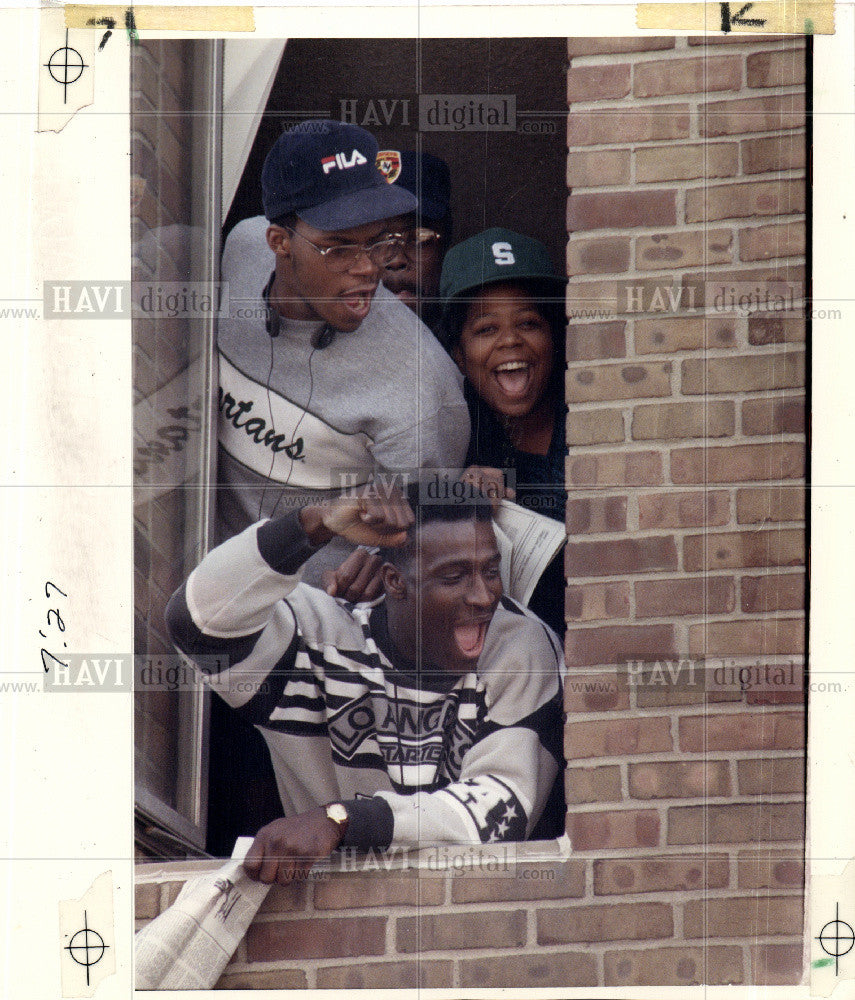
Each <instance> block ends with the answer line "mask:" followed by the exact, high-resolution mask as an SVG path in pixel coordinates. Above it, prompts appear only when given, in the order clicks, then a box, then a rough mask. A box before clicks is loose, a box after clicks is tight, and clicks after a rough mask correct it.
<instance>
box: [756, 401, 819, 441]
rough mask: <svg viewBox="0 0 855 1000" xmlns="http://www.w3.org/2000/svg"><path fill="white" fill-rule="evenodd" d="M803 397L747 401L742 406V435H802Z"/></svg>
mask: <svg viewBox="0 0 855 1000" xmlns="http://www.w3.org/2000/svg"><path fill="white" fill-rule="evenodd" d="M804 432H805V401H804V397H803V396H789V397H785V398H783V399H747V400H746V401H745V402H744V403H743V404H742V433H743V434H747V435H750V434H763V435H772V434H804Z"/></svg>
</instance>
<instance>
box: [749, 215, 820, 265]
mask: <svg viewBox="0 0 855 1000" xmlns="http://www.w3.org/2000/svg"><path fill="white" fill-rule="evenodd" d="M806 239H807V226H806V224H805V223H804V222H783V223H781V224H780V225H774V226H754V227H752V228H751V229H742V230H740V233H739V259H740V260H771V259H773V258H776V257H802V256H804V253H805V241H806Z"/></svg>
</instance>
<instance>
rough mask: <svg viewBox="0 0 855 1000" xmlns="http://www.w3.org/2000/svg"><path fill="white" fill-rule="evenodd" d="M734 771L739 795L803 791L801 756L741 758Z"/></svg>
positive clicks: (803, 774)
mask: <svg viewBox="0 0 855 1000" xmlns="http://www.w3.org/2000/svg"><path fill="white" fill-rule="evenodd" d="M736 771H737V775H738V778H739V794H740V795H787V794H790V793H794V792H803V791H804V787H805V762H804V758H803V757H770V758H761V759H759V760H757V759H755V760H741V761H739V763H738V764H737V765H736Z"/></svg>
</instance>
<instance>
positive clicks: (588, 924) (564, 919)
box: [537, 903, 674, 945]
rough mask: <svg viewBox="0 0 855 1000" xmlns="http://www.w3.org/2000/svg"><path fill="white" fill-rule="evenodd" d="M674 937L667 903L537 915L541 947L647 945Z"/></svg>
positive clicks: (574, 908)
mask: <svg viewBox="0 0 855 1000" xmlns="http://www.w3.org/2000/svg"><path fill="white" fill-rule="evenodd" d="M673 933H674V919H673V915H672V913H671V907H670V906H668V905H667V904H665V903H614V904H606V903H600V904H598V905H594V906H572V907H567V908H566V909H565V908H560V909H554V910H553V909H550V910H538V911H537V943H538V944H542V945H543V944H569V943H570V942H577V941H584V942H586V943H588V944H598V943H599V942H601V941H639V940H641V941H644V940H655V939H656V938H670V937H671V936H672V935H673Z"/></svg>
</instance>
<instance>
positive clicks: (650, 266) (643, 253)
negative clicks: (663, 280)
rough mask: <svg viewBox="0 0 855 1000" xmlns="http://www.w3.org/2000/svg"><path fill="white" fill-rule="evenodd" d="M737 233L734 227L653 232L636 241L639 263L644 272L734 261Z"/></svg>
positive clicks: (636, 256)
mask: <svg viewBox="0 0 855 1000" xmlns="http://www.w3.org/2000/svg"><path fill="white" fill-rule="evenodd" d="M732 260H733V232H732V231H731V230H730V229H711V230H695V231H690V232H684V233H653V234H652V235H650V236H638V237H636V240H635V266H636V267H637V268H638V270H640V271H655V270H659V269H662V268H666V269H673V268H679V267H695V266H699V265H701V264H704V265H709V264H730V263H731V262H732Z"/></svg>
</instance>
